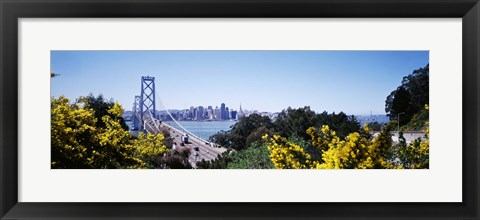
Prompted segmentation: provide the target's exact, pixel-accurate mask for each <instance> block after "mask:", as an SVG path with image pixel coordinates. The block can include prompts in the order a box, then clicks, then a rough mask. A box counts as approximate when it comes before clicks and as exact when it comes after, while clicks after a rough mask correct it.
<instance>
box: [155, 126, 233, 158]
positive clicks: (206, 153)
mask: <svg viewBox="0 0 480 220" xmlns="http://www.w3.org/2000/svg"><path fill="white" fill-rule="evenodd" d="M160 127H161V128H165V129H167V130H168V131H170V135H171V137H172V138H173V141H174V142H175V143H177V148H182V147H188V148H190V150H191V152H192V153H191V154H190V157H189V161H190V164H192V166H193V167H195V164H196V162H197V161H201V160H202V159H204V160H214V159H215V158H217V156H218V155H219V154H222V153H223V152H225V151H227V148H224V147H217V145H215V144H213V143H210V142H207V141H204V140H201V139H199V138H196V137H192V136H189V137H188V143H186V144H185V146H181V143H182V136H183V135H184V134H185V132H182V131H181V130H179V129H177V128H174V127H173V126H171V125H168V124H166V123H162V124H161V125H160ZM195 147H198V149H199V151H195V150H194V148H195Z"/></svg>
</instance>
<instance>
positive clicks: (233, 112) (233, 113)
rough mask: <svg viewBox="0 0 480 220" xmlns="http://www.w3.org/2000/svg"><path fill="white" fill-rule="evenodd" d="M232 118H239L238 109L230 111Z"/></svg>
mask: <svg viewBox="0 0 480 220" xmlns="http://www.w3.org/2000/svg"><path fill="white" fill-rule="evenodd" d="M230 118H231V119H233V120H236V119H237V111H231V112H230Z"/></svg>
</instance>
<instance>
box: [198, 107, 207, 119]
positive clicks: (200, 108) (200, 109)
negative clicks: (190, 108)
mask: <svg viewBox="0 0 480 220" xmlns="http://www.w3.org/2000/svg"><path fill="white" fill-rule="evenodd" d="M204 114H205V113H204V109H203V106H198V109H197V121H202V120H203V117H204Z"/></svg>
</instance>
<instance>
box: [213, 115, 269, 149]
mask: <svg viewBox="0 0 480 220" xmlns="http://www.w3.org/2000/svg"><path fill="white" fill-rule="evenodd" d="M261 127H264V128H265V129H271V128H272V127H273V123H272V121H271V120H270V118H269V117H267V116H261V115H259V114H251V115H249V116H247V117H241V118H240V120H239V121H238V122H237V123H236V124H235V125H233V127H232V129H231V130H230V131H228V132H219V133H217V134H215V135H213V136H212V137H210V138H209V139H210V141H213V142H215V143H217V144H220V145H222V146H224V147H229V148H233V149H236V150H241V149H245V148H247V147H248V146H249V145H248V144H249V143H247V138H248V136H249V135H250V134H251V133H253V132H254V131H256V130H257V129H259V128H261ZM251 140H253V139H251Z"/></svg>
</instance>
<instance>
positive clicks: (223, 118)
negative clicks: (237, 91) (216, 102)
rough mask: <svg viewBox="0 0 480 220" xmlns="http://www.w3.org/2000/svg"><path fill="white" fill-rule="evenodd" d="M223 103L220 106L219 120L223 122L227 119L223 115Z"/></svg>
mask: <svg viewBox="0 0 480 220" xmlns="http://www.w3.org/2000/svg"><path fill="white" fill-rule="evenodd" d="M225 113H226V112H225V103H222V104H221V105H220V119H221V120H225V118H226V117H227V116H226V114H225Z"/></svg>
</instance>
